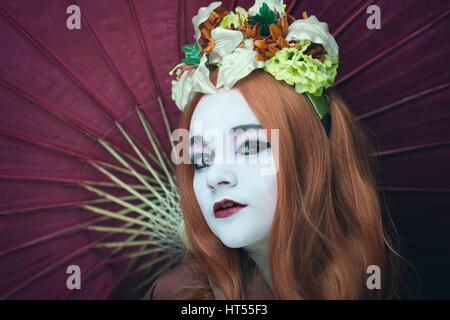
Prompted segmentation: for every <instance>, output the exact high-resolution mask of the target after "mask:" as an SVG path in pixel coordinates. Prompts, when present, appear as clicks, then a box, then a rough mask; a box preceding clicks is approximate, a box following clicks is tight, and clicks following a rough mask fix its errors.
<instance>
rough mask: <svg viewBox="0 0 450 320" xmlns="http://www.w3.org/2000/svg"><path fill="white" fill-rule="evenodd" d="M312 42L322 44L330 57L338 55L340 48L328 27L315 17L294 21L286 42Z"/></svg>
mask: <svg viewBox="0 0 450 320" xmlns="http://www.w3.org/2000/svg"><path fill="white" fill-rule="evenodd" d="M291 40H311V41H312V42H314V43H317V44H321V45H323V47H324V48H325V50H326V51H327V53H328V54H329V55H338V52H339V48H338V45H337V43H336V40H334V37H333V36H332V35H331V34H330V32H329V31H328V25H327V24H326V23H325V22H320V21H319V20H317V18H316V17H315V16H310V17H309V18H307V19H299V20H296V21H294V22H293V23H292V24H291V25H290V26H289V29H288V34H287V36H286V41H288V42H289V41H291Z"/></svg>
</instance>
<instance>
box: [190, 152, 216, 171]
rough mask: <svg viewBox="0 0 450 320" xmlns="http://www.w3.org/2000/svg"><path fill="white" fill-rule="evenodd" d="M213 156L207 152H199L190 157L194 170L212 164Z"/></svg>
mask: <svg viewBox="0 0 450 320" xmlns="http://www.w3.org/2000/svg"><path fill="white" fill-rule="evenodd" d="M212 161H213V156H212V155H211V154H207V153H199V154H196V155H194V156H193V157H192V163H193V164H194V168H195V170H200V169H203V168H206V167H208V166H210V165H211V164H212Z"/></svg>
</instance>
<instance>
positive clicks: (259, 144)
mask: <svg viewBox="0 0 450 320" xmlns="http://www.w3.org/2000/svg"><path fill="white" fill-rule="evenodd" d="M267 148H270V143H269V142H267V141H260V140H245V141H244V142H243V143H241V145H240V146H239V147H238V148H237V150H236V154H238V155H244V156H247V155H251V154H256V153H259V152H260V151H263V150H265V149H267Z"/></svg>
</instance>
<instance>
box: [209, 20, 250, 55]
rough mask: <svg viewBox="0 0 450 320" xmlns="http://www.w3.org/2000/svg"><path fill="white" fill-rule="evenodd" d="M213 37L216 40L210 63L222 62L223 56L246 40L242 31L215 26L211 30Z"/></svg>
mask: <svg viewBox="0 0 450 320" xmlns="http://www.w3.org/2000/svg"><path fill="white" fill-rule="evenodd" d="M211 39H213V40H214V48H213V49H212V50H211V52H210V53H209V60H208V62H209V63H210V64H214V63H218V62H222V59H223V57H225V56H226V55H227V54H229V53H231V52H232V51H233V50H234V49H235V48H236V47H237V46H238V45H239V44H240V43H241V42H242V40H244V35H243V34H242V32H241V31H237V30H228V29H224V28H220V27H218V28H215V29H214V30H213V31H212V32H211Z"/></svg>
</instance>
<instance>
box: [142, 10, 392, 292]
mask: <svg viewBox="0 0 450 320" xmlns="http://www.w3.org/2000/svg"><path fill="white" fill-rule="evenodd" d="M263 2H264V3H268V5H269V9H273V10H274V12H275V11H276V10H277V8H276V6H275V4H274V3H275V2H274V3H272V2H270V1H263ZM212 5H213V4H212ZM255 6H256V4H255ZM211 7H212V8H213V9H212V10H210V12H209V15H205V14H204V13H205V12H203V15H204V16H206V17H208V16H209V17H210V18H211V17H219V18H217V19H223V16H224V13H223V12H222V11H221V10H220V8H221V7H217V6H210V7H209V8H211ZM252 8H253V7H252ZM252 8H251V9H250V10H249V14H251V11H252ZM203 9H205V8H203ZM260 12H261V11H260ZM201 14H202V12H201V11H199V15H201ZM228 15H229V14H228ZM221 16H222V18H220V17H221ZM277 17H279V18H280V19H281V20H282V19H283V18H282V17H283V14H278V12H277ZM311 18H313V17H311ZM249 20H250V21H251V18H250V19H249ZM193 21H194V25H195V24H196V23H195V21H196V18H194V19H193ZM208 21H209V22H213V20H208ZM316 21H317V20H316ZM197 22H198V21H197ZM294 24H295V23H294ZM294 24H291V26H293V25H294ZM202 26H203V25H202V24H200V30H201V36H200V38H199V40H200V41H199V43H200V46H201V48H202V50H203V51H204V52H203V53H204V54H203V56H202V58H203V57H206V56H207V55H208V61H211V60H214V59H211V58H212V57H215V56H214V51H208V46H209V47H211V43H214V44H215V46H216V47H217V46H218V42H219V40H220V37H216V38H215V39H213V41H210V42H208V40H211V39H208V37H207V36H206V39H203V40H202V38H201V37H203V36H204V35H205V32H204V30H202V29H201V27H202ZM282 27H283V26H282V23H281V24H280V28H282ZM272 29H273V28H272ZM297 29H298V28H297ZM213 30H214V29H213ZM292 30H294V31H295V27H293V28H292ZM271 31H272V30H271ZM297 31H298V30H297ZM300 33H301V32H300ZM212 35H214V33H212ZM271 35H272V36H273V34H272V32H271ZM285 38H286V39H289V34H288V35H287V36H286V37H285ZM290 39H291V40H292V39H294V38H293V37H292V36H291V37H290ZM315 39H317V38H315ZM214 40H216V41H214ZM316 41H318V42H320V47H319V51H320V50H322V51H323V52H325V53H328V54H329V53H330V52H331V51H332V50H333V48H332V47H333V44H331V46H330V45H329V42H328V46H327V41H326V39H325V41H320V39H319V40H316ZM333 41H334V39H333ZM277 43H280V41H279V39H278V41H277ZM253 44H255V42H253ZM302 45H303V46H304V48H303V49H301V50H302V52H305V53H306V52H308V53H307V54H308V56H310V57H313V58H314V59H316V60H322V61H320V62H321V63H322V62H323V61H326V60H323V59H324V58H323V56H321V55H320V54H319V55H317V54H316V53H317V50H316V49H317V47H315V46H317V45H318V44H317V43H310V42H308V43H306V44H301V45H300V46H302ZM246 47H247V45H246V44H245V43H241V45H240V47H239V48H242V49H243V50H244V49H245V48H246ZM336 47H337V46H336ZM294 48H299V45H298V43H297V44H296V46H295V47H294V45H293V43H292V42H289V47H286V50H284V51H285V52H287V53H289V50H291V49H294ZM252 49H255V48H252ZM235 51H236V50H235ZM235 51H233V52H235ZM279 51H280V53H282V52H283V50H282V49H280V48H279ZM208 52H209V53H208ZM233 52H232V53H231V55H232V54H234V53H233ZM219 53H220V52H219ZM256 54H261V51H258V48H256ZM217 55H220V54H218V53H217V52H216V57H217ZM314 55H316V56H315V57H314ZM266 56H270V55H266ZM272 57H273V56H272ZM232 58H233V59H234V61H239V62H240V61H241V60H236V59H237V57H236V56H234V57H232ZM278 58H279V60H278V61H281V57H278ZM302 59H303V58H302ZM325 59H326V58H325ZM202 60H203V59H202ZM255 61H258V59H255ZM302 61H304V60H302ZM203 62H204V61H201V62H200V63H198V67H197V69H196V70H199V71H200V70H202V69H201V68H202V67H204V65H202V64H203ZM226 62H227V58H226V56H225V55H224V57H223V60H221V63H220V64H217V65H216V66H214V65H212V64H210V65H209V66H208V71H209V72H208V73H207V74H208V78H209V80H210V81H211V82H210V83H206V82H205V79H204V78H203V79H202V85H203V89H202V88H200V89H198V90H195V88H196V87H197V88H199V86H196V85H195V84H194V85H192V86H191V87H193V88H194V90H193V91H196V92H195V93H193V94H190V95H189V98H188V99H187V100H186V99H185V100H184V103H185V104H186V107H184V108H183V111H184V112H183V114H182V117H181V120H180V128H181V129H186V130H189V139H184V140H183V141H181V142H180V145H182V149H183V150H188V151H187V153H188V154H189V158H190V159H191V160H192V161H190V163H182V164H179V165H178V166H177V181H178V189H179V193H180V200H181V207H182V211H183V215H184V221H185V244H186V258H185V260H184V261H183V263H182V264H181V265H179V266H178V267H176V268H174V269H172V270H171V271H168V272H167V273H166V274H164V275H163V276H161V277H160V278H158V280H157V281H156V282H155V283H154V285H153V286H152V288H151V289H150V291H149V293H148V295H147V297H149V298H152V299H174V298H197V299H199V298H201V299H203V298H206V299H211V298H216V299H361V298H390V297H392V296H393V295H395V293H396V292H395V291H396V281H397V276H396V271H397V270H398V269H397V265H398V263H397V259H396V254H395V252H394V251H393V249H392V247H391V245H390V244H389V241H388V237H387V236H386V233H385V230H384V227H383V221H382V216H381V209H380V203H379V200H378V195H377V190H376V185H375V181H374V174H373V165H372V164H371V161H370V154H371V148H370V144H369V142H368V140H367V138H366V136H365V135H364V133H363V132H362V130H361V129H360V128H359V126H358V124H357V123H356V121H355V120H354V118H353V116H352V115H351V113H350V111H349V110H348V108H347V107H346V106H345V103H344V102H343V101H342V99H341V98H340V97H339V96H338V95H337V94H336V93H334V92H328V94H327V95H326V96H325V94H324V93H322V89H326V88H327V87H329V86H331V83H332V80H334V76H335V73H334V75H332V80H330V79H328V80H330V81H327V82H326V84H325V85H323V86H322V87H320V88H319V89H320V93H319V94H318V95H316V94H315V93H317V92H318V91H317V90H316V89H317V88H314V89H313V91H308V90H307V89H304V92H300V91H299V87H300V89H302V88H305V87H311V86H312V87H314V83H312V84H311V83H306V85H305V83H303V85H302V84H301V83H300V85H298V84H296V85H295V86H292V83H290V82H289V81H288V79H282V80H285V81H280V76H279V75H281V74H282V73H280V74H278V76H277V74H276V68H271V66H270V64H268V63H266V64H265V67H264V70H263V69H262V68H261V67H258V65H257V63H258V62H255V63H254V64H253V65H252V67H251V68H248V70H247V71H248V72H246V74H244V75H243V74H242V73H241V71H240V70H242V68H238V69H236V68H235V73H237V74H238V75H236V77H235V78H234V79H233V80H232V81H230V82H228V83H231V85H229V86H228V87H227V85H226V84H227V81H226V80H224V79H223V78H224V77H225V76H224V74H225V75H226V73H225V72H223V73H222V75H221V72H220V68H226V66H225V64H226ZM271 62H272V67H273V63H274V60H271ZM316 62H317V61H315V62H314V63H316ZM245 63H247V65H248V62H244V65H245ZM219 67H220V68H219ZM186 70H187V69H186ZM334 71H335V70H334ZM189 72H190V74H189V76H186V77H190V76H192V78H194V79H195V78H196V77H197V78H198V77H199V76H200V75H199V72H197V73H195V72H191V71H189ZM185 75H186V74H185ZM221 77H222V78H221ZM230 77H232V76H230ZM305 77H306V75H305ZM313 78H314V77H313ZM180 79H181V80H180ZM182 80H183V78H182V77H181V78H179V82H182ZM194 83H195V82H194ZM205 83H206V84H205ZM223 84H225V85H224V88H220V89H218V88H219V87H220V86H221V85H223ZM205 87H206V89H205ZM230 87H233V88H232V89H231V88H230ZM210 88H216V89H217V90H210ZM184 89H186V87H185V88H184ZM314 92H315V93H314ZM299 93H303V94H299ZM312 96H316V97H317V96H318V97H319V98H321V99H319V101H318V100H317V99H315V98H314V97H312ZM177 98H179V96H178V97H175V100H176V101H177ZM184 98H186V97H184ZM322 98H324V99H322ZM181 100H183V99H181ZM179 101H180V99H178V102H179ZM324 101H325V103H326V106H325V108H324ZM177 104H178V103H177ZM198 127H201V130H199V129H198ZM237 129H240V130H237ZM212 130H213V131H214V134H210V133H209V134H207V132H209V131H212ZM197 131H198V132H197ZM224 142H225V143H224ZM219 155H221V156H222V157H220V156H219ZM224 159H225V160H224ZM268 167H270V168H275V170H272V171H270V170H269V171H267V170H264V169H267V168H268ZM373 268H375V269H376V270H378V271H379V272H380V274H379V276H380V277H379V278H378V279H377V280H374V282H373V283H369V282H371V281H372V280H373V279H369V278H370V276H371V274H370V273H369V274H368V273H367V272H368V270H373ZM377 268H378V269H377Z"/></svg>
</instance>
